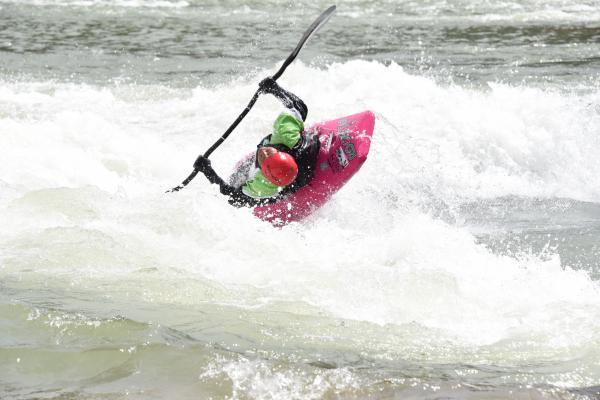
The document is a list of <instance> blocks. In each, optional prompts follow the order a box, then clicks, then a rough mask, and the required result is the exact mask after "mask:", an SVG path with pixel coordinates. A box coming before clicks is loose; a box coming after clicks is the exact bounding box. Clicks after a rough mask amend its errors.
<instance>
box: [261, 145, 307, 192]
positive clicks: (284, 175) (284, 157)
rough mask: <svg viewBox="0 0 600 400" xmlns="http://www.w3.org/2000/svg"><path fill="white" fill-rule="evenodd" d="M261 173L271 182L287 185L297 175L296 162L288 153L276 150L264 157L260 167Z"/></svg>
mask: <svg viewBox="0 0 600 400" xmlns="http://www.w3.org/2000/svg"><path fill="white" fill-rule="evenodd" d="M260 169H261V170H262V173H263V175H264V176H265V178H267V179H268V180H269V181H270V182H271V183H272V184H274V185H277V186H287V185H289V184H290V183H292V182H294V179H296V175H298V164H296V160H294V157H292V156H290V155H289V154H288V153H285V152H282V151H278V152H277V153H275V154H272V155H270V156H269V157H268V158H266V159H265V160H264V161H263V163H262V166H261V168H260Z"/></svg>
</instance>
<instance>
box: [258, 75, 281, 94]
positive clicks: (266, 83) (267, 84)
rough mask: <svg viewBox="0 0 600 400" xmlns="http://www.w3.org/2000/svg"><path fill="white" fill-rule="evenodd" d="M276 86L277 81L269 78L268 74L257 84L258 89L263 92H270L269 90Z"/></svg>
mask: <svg viewBox="0 0 600 400" xmlns="http://www.w3.org/2000/svg"><path fill="white" fill-rule="evenodd" d="M276 86H277V82H275V79H273V78H271V77H270V76H269V77H267V78H265V79H263V80H262V81H260V83H259V84H258V87H259V89H260V91H261V92H263V93H269V92H271V90H273V88H274V87H276Z"/></svg>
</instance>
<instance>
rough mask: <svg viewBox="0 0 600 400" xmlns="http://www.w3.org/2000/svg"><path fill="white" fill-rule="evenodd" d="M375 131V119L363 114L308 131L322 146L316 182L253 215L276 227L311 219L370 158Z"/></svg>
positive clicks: (366, 112) (318, 125)
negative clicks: (313, 133)
mask: <svg viewBox="0 0 600 400" xmlns="http://www.w3.org/2000/svg"><path fill="white" fill-rule="evenodd" d="M374 127H375V115H374V114H373V113H372V112H371V111H364V112H361V113H358V114H354V115H350V116H347V117H342V118H337V119H333V120H330V121H325V122H320V123H317V124H315V125H314V126H311V127H310V128H308V130H316V131H317V133H318V137H319V141H320V142H321V148H320V150H319V155H318V157H317V164H316V172H315V176H314V178H313V179H312V180H311V182H310V183H309V184H308V185H306V186H303V187H301V188H300V189H298V190H297V191H295V192H294V193H292V194H290V195H289V196H286V197H284V198H283V199H281V200H279V201H277V202H276V203H273V204H267V205H263V206H258V207H255V208H254V210H253V213H254V215H255V216H256V217H258V218H260V219H262V220H264V221H268V222H271V223H272V224H274V225H285V224H287V223H290V222H294V221H300V220H302V219H304V218H306V217H308V216H309V215H310V214H312V213H313V212H314V211H315V210H317V209H318V208H319V207H321V206H323V205H324V204H325V203H327V201H328V200H329V199H330V198H331V196H332V195H333V194H334V193H336V192H337V191H338V190H339V189H340V188H341V187H342V186H344V185H345V184H346V182H348V181H349V180H350V178H352V176H353V175H354V174H355V173H356V172H357V171H358V170H359V169H360V168H361V166H362V165H363V163H364V162H365V161H366V159H367V156H368V154H369V149H370V146H371V137H372V136H373V129H374Z"/></svg>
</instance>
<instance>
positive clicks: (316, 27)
mask: <svg viewBox="0 0 600 400" xmlns="http://www.w3.org/2000/svg"><path fill="white" fill-rule="evenodd" d="M334 11H335V6H331V7H329V8H328V9H327V10H325V11H323V13H322V14H321V15H319V18H317V19H316V20H315V21H314V22H313V23H312V24H311V25H310V26H309V27H308V29H307V30H306V32H304V35H303V36H302V39H300V42H298V45H297V46H296V48H295V49H294V51H292V53H291V54H290V55H289V57H288V58H287V59H286V60H285V61H284V62H283V65H282V66H281V68H279V71H277V73H275V75H273V76H272V78H273V80H277V79H279V77H281V75H282V74H283V72H284V71H285V69H286V68H287V67H288V66H289V65H290V64H291V63H292V61H294V59H295V58H296V56H297V55H298V53H299V52H300V49H302V46H304V44H305V43H306V41H307V40H308V39H309V38H310V37H311V36H312V35H313V34H314V33H315V32H317V31H318V30H319V29H320V28H321V27H322V26H323V25H324V24H325V23H326V22H327V21H328V20H329V18H330V17H331V15H332V14H333V12H334ZM259 95H260V89H259V90H257V91H256V93H254V96H252V99H250V102H249V103H248V105H247V106H246V108H245V109H244V111H242V113H241V114H240V115H239V117H237V119H236V120H235V121H234V122H233V124H231V126H230V127H229V128H228V129H227V130H226V131H225V133H223V135H222V136H221V137H220V138H219V139H218V140H217V141H216V142H215V143H214V144H213V145H212V146H211V147H210V148H209V149H208V150H206V152H205V153H204V155H203V156H204V157H206V158H208V157H209V156H210V155H211V154H212V152H213V151H215V150H216V149H217V147H219V146H220V145H221V143H223V142H224V141H225V139H227V137H228V136H229V135H230V134H231V132H233V130H234V129H235V128H236V127H237V126H238V125H239V123H240V122H242V120H243V119H244V117H245V116H246V115H247V114H248V113H249V112H250V109H252V107H253V106H254V103H256V100H258V96H259ZM198 172H199V171H198V170H197V169H194V171H192V173H191V174H190V175H189V176H188V177H187V178H185V180H184V181H183V182H181V185H179V186H176V187H174V188H173V189H171V190H167V193H169V192H177V191H179V190H181V189H183V188H184V187H186V186H187V184H188V183H190V182H191V181H192V179H194V178H195V177H196V175H197V174H198Z"/></svg>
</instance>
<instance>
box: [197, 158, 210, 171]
mask: <svg viewBox="0 0 600 400" xmlns="http://www.w3.org/2000/svg"><path fill="white" fill-rule="evenodd" d="M194 169H195V170H196V171H200V172H202V173H206V171H207V170H209V169H212V167H211V165H210V160H209V159H208V158H206V157H204V156H203V155H199V156H198V158H196V161H195V162H194Z"/></svg>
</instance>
